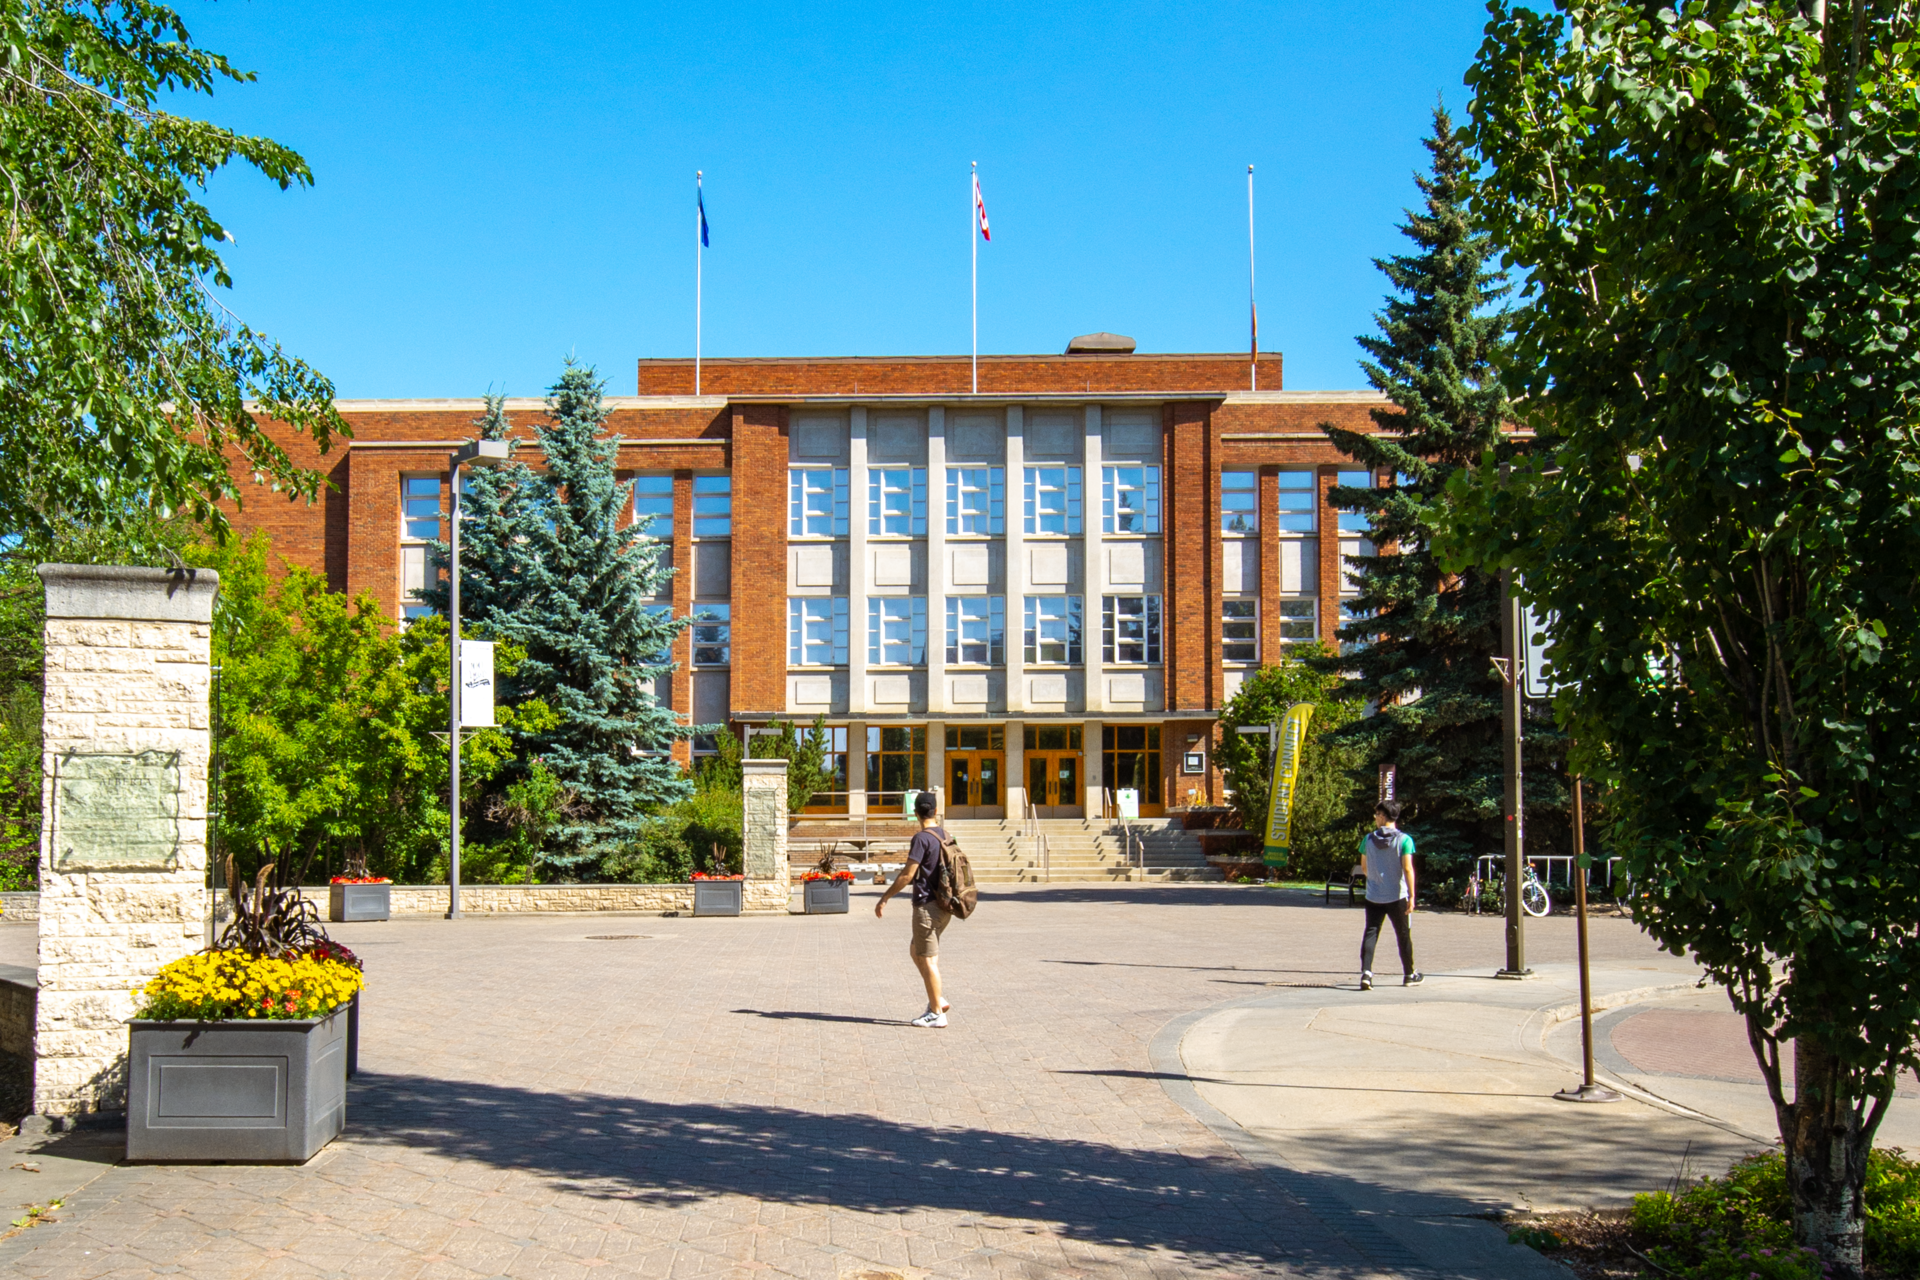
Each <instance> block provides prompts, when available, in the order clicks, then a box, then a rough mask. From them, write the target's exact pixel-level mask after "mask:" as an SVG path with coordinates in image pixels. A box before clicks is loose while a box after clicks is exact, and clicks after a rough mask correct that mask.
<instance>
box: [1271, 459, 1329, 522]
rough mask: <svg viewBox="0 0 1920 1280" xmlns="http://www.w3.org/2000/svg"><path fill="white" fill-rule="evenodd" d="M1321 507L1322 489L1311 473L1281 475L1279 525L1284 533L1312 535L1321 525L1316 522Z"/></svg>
mask: <svg viewBox="0 0 1920 1280" xmlns="http://www.w3.org/2000/svg"><path fill="white" fill-rule="evenodd" d="M1319 507H1320V488H1319V486H1318V485H1317V484H1315V483H1314V473H1313V472H1311V471H1282V472H1281V473H1280V510H1279V512H1278V513H1277V521H1276V523H1277V525H1278V527H1279V529H1280V532H1282V533H1312V532H1313V531H1314V530H1315V529H1316V528H1318V527H1319V525H1318V524H1317V523H1316V522H1315V520H1314V515H1315V513H1316V512H1317V511H1318V510H1319Z"/></svg>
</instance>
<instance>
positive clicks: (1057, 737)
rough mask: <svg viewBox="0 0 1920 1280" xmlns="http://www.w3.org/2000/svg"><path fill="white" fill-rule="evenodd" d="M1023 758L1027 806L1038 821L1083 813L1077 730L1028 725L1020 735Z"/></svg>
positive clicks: (1083, 795) (1068, 725) (1056, 726)
mask: <svg viewBox="0 0 1920 1280" xmlns="http://www.w3.org/2000/svg"><path fill="white" fill-rule="evenodd" d="M1021 737H1022V738H1023V739H1024V746H1025V750H1026V756H1027V803H1029V804H1031V805H1032V806H1033V807H1034V809H1035V810H1036V811H1037V812H1038V814H1039V816H1040V817H1042V818H1078V817H1081V816H1083V815H1085V813H1086V811H1087V810H1086V803H1087V800H1086V794H1085V792H1083V791H1082V790H1081V789H1080V787H1081V780H1080V741H1081V739H1080V726H1079V725H1077V724H1030V725H1027V726H1026V729H1025V732H1024V733H1022V734H1021Z"/></svg>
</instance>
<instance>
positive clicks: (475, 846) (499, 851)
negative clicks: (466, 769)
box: [460, 760, 579, 884]
mask: <svg viewBox="0 0 1920 1280" xmlns="http://www.w3.org/2000/svg"><path fill="white" fill-rule="evenodd" d="M465 783H466V779H465V777H462V778H461V784H462V785H463V786H464V785H465ZM578 803H579V800H578V797H577V796H575V795H574V793H573V792H572V791H570V790H568V789H567V788H566V787H565V786H564V785H562V783H561V782H560V779H558V778H556V777H554V776H553V771H552V770H550V769H548V768H547V766H546V765H545V764H543V763H542V762H541V761H539V760H535V761H533V763H532V765H531V767H529V768H528V770H527V775H526V776H525V777H524V778H521V779H520V780H519V781H517V782H512V783H509V784H507V786H506V788H505V790H503V791H501V792H500V793H499V794H497V795H495V796H493V797H491V798H490V800H489V801H488V804H487V813H486V816H487V818H488V820H489V821H490V822H491V823H492V824H493V825H494V827H495V829H496V830H498V831H499V832H500V833H501V834H500V836H499V838H498V839H496V840H493V841H491V842H488V843H478V842H475V843H467V842H464V841H463V842H462V843H461V846H460V879H461V880H462V881H463V882H465V883H469V884H538V883H539V882H540V879H541V872H542V871H543V870H544V868H543V867H542V865H541V862H542V856H543V854H544V852H545V850H546V847H547V837H548V836H549V835H551V834H552V832H553V831H554V829H555V828H556V827H558V826H560V825H561V824H562V823H563V822H565V821H567V820H568V819H569V818H571V817H572V816H573V810H574V809H575V808H576V806H577V805H578Z"/></svg>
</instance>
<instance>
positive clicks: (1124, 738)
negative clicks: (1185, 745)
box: [1100, 724, 1167, 818]
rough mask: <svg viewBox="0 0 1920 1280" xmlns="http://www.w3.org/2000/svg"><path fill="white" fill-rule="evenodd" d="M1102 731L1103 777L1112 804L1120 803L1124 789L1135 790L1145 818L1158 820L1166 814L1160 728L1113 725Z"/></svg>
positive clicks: (1141, 812)
mask: <svg viewBox="0 0 1920 1280" xmlns="http://www.w3.org/2000/svg"><path fill="white" fill-rule="evenodd" d="M1100 732H1101V738H1102V742H1101V750H1102V758H1101V766H1102V776H1103V777H1104V778H1105V779H1106V787H1107V796H1108V801H1109V803H1114V802H1116V801H1117V798H1118V796H1119V794H1120V791H1121V789H1122V788H1131V789H1132V790H1133V791H1134V792H1135V793H1137V795H1138V796H1139V800H1140V816H1141V817H1143V818H1158V817H1160V816H1161V815H1162V814H1164V813H1166V811H1167V810H1166V805H1165V804H1164V803H1163V802H1162V800H1161V798H1160V795H1161V791H1160V726H1159V725H1157V724H1118V725H1115V724H1110V725H1106V726H1105V727H1103V728H1102V729H1101V731H1100Z"/></svg>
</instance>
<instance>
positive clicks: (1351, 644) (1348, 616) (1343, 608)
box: [1340, 600, 1373, 653]
mask: <svg viewBox="0 0 1920 1280" xmlns="http://www.w3.org/2000/svg"><path fill="white" fill-rule="evenodd" d="M1372 616H1373V613H1372V611H1370V610H1367V609H1362V608H1361V607H1360V606H1359V605H1358V604H1356V603H1354V602H1353V601H1351V600H1342V601H1341V602H1340V629H1341V630H1342V631H1344V630H1346V629H1347V627H1348V626H1350V625H1352V624H1353V623H1356V622H1364V621H1365V620H1367V619H1368V618H1371V617H1372ZM1372 643H1373V639H1372V637H1370V636H1369V637H1365V638H1362V639H1359V640H1342V641H1341V642H1340V652H1341V653H1358V652H1359V651H1360V650H1362V649H1365V648H1367V647H1368V646H1369V645H1371V644H1372Z"/></svg>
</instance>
